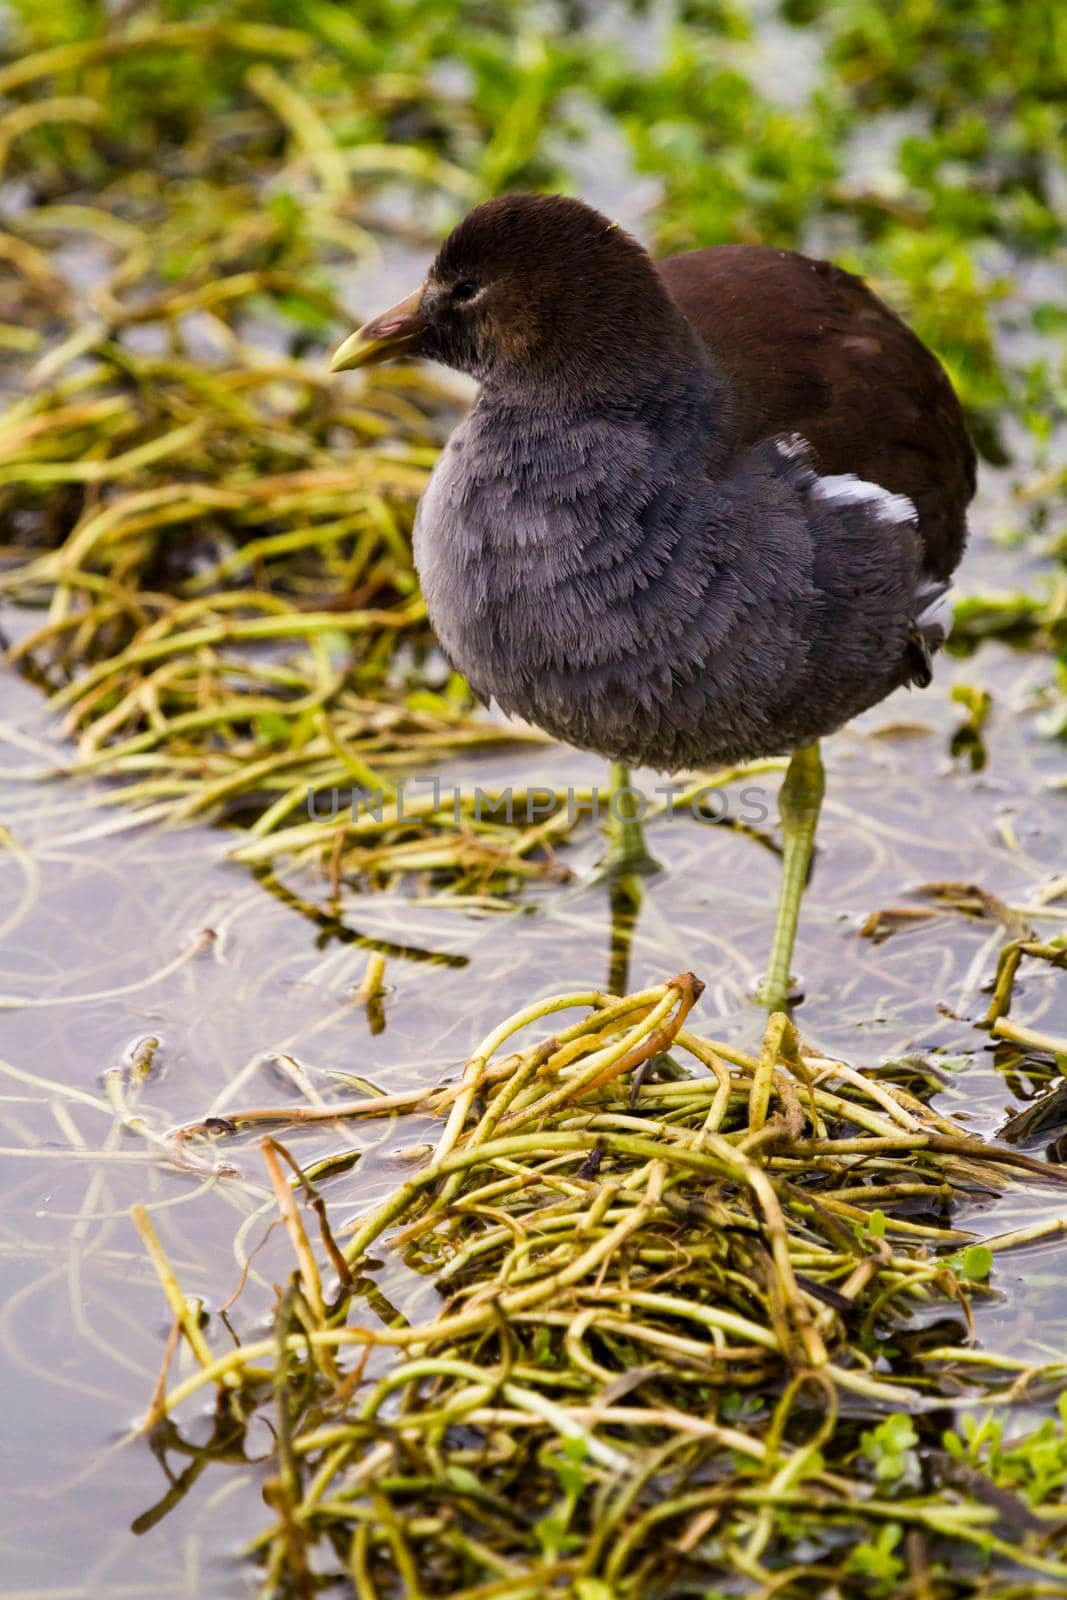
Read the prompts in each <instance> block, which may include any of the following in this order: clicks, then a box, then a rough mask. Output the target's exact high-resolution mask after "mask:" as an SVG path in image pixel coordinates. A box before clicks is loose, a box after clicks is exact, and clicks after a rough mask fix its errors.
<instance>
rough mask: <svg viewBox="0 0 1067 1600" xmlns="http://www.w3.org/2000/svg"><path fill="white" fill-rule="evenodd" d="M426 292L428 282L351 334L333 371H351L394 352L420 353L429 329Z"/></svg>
mask: <svg viewBox="0 0 1067 1600" xmlns="http://www.w3.org/2000/svg"><path fill="white" fill-rule="evenodd" d="M425 292H426V285H425V284H424V283H420V284H419V287H418V288H417V289H416V290H415V293H414V294H409V295H408V297H407V299H406V300H399V301H398V302H397V304H396V305H395V306H390V307H389V310H388V311H383V312H382V314H381V316H380V317H375V318H374V319H373V320H372V321H371V322H365V323H364V324H363V326H362V328H357V329H356V331H355V333H352V334H349V336H348V338H347V339H346V340H345V342H344V344H343V345H341V346H340V347H339V349H337V350H335V351H334V353H333V358H332V360H331V361H330V371H331V372H348V371H349V370H350V369H351V368H352V367H373V366H377V364H378V362H379V361H392V360H393V358H394V356H401V355H416V354H417V353H418V348H419V341H420V340H421V339H422V336H423V334H424V333H425V331H426V320H425V318H424V317H423V315H422V297H423V295H424V293H425Z"/></svg>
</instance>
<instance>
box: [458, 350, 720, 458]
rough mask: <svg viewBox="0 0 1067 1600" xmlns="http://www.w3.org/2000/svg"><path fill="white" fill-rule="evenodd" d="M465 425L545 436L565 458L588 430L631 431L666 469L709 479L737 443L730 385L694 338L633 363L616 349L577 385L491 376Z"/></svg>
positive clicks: (503, 435) (503, 436)
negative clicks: (682, 467) (681, 466)
mask: <svg viewBox="0 0 1067 1600" xmlns="http://www.w3.org/2000/svg"><path fill="white" fill-rule="evenodd" d="M686 332H687V333H688V329H687V330H686ZM471 420H472V422H473V423H474V425H475V427H476V429H477V431H478V432H479V433H480V434H482V436H483V438H486V439H488V438H491V437H495V438H496V439H498V440H517V439H520V438H521V439H524V440H526V441H527V442H529V441H530V440H531V439H534V438H537V439H550V440H552V441H554V442H555V446H556V448H557V449H558V450H559V451H560V452H561V453H562V454H564V455H566V454H567V453H568V444H569V443H573V448H574V449H577V450H581V449H583V448H584V443H583V441H584V440H586V439H587V438H588V435H589V432H590V430H591V429H597V428H603V429H606V430H610V429H611V427H612V426H613V425H614V426H616V427H617V428H618V429H619V431H620V434H624V433H629V432H631V431H632V430H634V429H638V430H640V431H641V433H642V434H644V435H645V437H646V438H648V439H649V440H650V442H651V443H652V444H653V445H654V446H656V445H658V446H660V447H661V449H662V459H663V463H664V467H665V469H666V468H667V467H668V465H669V464H673V465H674V467H676V466H677V464H678V462H679V460H680V459H686V460H690V461H691V462H692V465H693V466H694V469H698V470H701V471H704V472H710V473H711V474H712V475H713V476H714V475H716V474H717V473H718V472H720V471H722V470H724V469H725V467H726V465H727V463H728V461H729V459H730V457H731V456H732V454H733V453H734V449H735V445H736V439H737V408H736V405H735V402H734V398H733V394H732V390H731V387H730V384H729V382H728V380H727V379H726V377H725V375H724V374H723V373H722V372H721V371H720V370H718V369H717V367H716V366H715V365H714V364H713V362H712V360H711V358H710V357H709V356H708V354H707V352H706V351H705V349H704V348H703V346H701V345H699V344H698V342H697V341H696V339H695V338H686V339H683V340H678V341H676V342H673V343H672V344H670V345H669V346H667V347H666V348H661V349H659V350H657V351H655V352H648V353H647V354H646V356H645V358H644V359H642V360H641V361H640V362H639V363H638V362H635V360H634V359H633V355H632V353H627V352H622V353H620V358H619V360H618V361H616V362H614V363H608V362H604V363H599V364H598V366H597V368H596V371H595V374H592V375H590V376H589V377H588V379H583V380H581V381H579V380H577V379H576V378H575V377H574V376H573V375H572V374H571V373H569V372H562V373H560V374H558V375H555V376H552V377H540V376H539V375H537V374H536V373H530V372H527V373H524V374H522V375H512V374H495V375H493V376H492V377H490V378H489V379H487V380H486V381H485V382H483V384H482V386H481V389H480V392H479V396H478V400H477V402H476V405H475V409H474V414H473V416H472V419H471Z"/></svg>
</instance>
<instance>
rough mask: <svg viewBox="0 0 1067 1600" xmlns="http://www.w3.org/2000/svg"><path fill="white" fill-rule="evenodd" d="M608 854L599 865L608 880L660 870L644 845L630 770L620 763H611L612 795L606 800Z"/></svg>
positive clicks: (636, 797) (642, 875) (640, 875)
mask: <svg viewBox="0 0 1067 1600" xmlns="http://www.w3.org/2000/svg"><path fill="white" fill-rule="evenodd" d="M608 818H609V821H608V837H609V844H608V852H607V855H606V856H605V857H604V859H603V861H602V862H601V863H600V872H601V875H602V876H605V877H609V878H632V877H635V876H636V877H647V876H648V875H649V874H650V873H652V872H658V871H659V862H658V861H656V860H654V858H653V857H652V856H650V855H649V853H648V850H647V848H646V846H645V835H644V830H643V829H642V827H641V814H640V812H639V810H638V795H637V793H636V791H635V790H634V788H633V786H632V785H631V783H630V769H629V767H627V766H626V765H625V764H624V763H623V762H622V761H613V762H612V764H611V794H610V798H609V801H608Z"/></svg>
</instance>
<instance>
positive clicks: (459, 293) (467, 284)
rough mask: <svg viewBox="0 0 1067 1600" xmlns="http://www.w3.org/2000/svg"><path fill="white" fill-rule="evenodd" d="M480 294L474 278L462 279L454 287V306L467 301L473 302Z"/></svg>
mask: <svg viewBox="0 0 1067 1600" xmlns="http://www.w3.org/2000/svg"><path fill="white" fill-rule="evenodd" d="M477 293H478V285H477V284H476V283H475V281H474V279H473V278H461V279H460V280H459V282H458V283H454V284H453V285H452V304H453V305H462V304H463V303H464V301H466V300H473V299H474V297H475V295H476V294H477Z"/></svg>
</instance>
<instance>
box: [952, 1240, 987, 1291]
mask: <svg viewBox="0 0 1067 1600" xmlns="http://www.w3.org/2000/svg"><path fill="white" fill-rule="evenodd" d="M960 1270H961V1271H962V1273H963V1276H964V1277H965V1278H970V1279H971V1280H972V1281H973V1282H975V1283H981V1282H983V1281H984V1280H985V1279H986V1278H988V1277H989V1274H990V1272H992V1270H993V1252H992V1250H990V1248H989V1246H988V1245H987V1244H972V1245H968V1247H967V1249H966V1250H965V1251H964V1252H963V1261H962V1263H961V1269H960Z"/></svg>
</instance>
